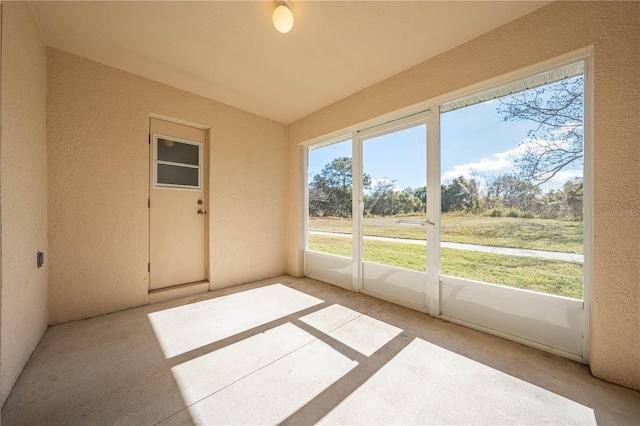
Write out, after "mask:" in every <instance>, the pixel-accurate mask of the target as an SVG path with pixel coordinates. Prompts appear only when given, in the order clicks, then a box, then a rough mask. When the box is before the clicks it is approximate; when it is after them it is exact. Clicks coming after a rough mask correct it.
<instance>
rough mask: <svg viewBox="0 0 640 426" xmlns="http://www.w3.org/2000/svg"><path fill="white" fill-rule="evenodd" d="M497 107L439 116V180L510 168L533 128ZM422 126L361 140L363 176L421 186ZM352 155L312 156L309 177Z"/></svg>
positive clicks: (328, 150) (325, 151) (344, 148)
mask: <svg viewBox="0 0 640 426" xmlns="http://www.w3.org/2000/svg"><path fill="white" fill-rule="evenodd" d="M498 105H499V102H498V101H497V100H493V101H488V102H484V103H480V104H477V105H473V106H470V107H466V108H460V109H457V110H454V111H451V112H447V113H444V114H442V115H441V120H440V134H441V140H442V143H441V147H440V150H441V152H440V161H441V180H442V183H448V182H450V181H451V180H452V179H453V178H455V177H458V176H460V175H463V176H465V177H467V178H468V177H469V176H470V175H471V174H475V175H480V176H487V177H488V176H491V175H500V174H502V173H505V172H508V171H510V170H511V169H512V167H513V160H514V158H515V154H517V151H518V149H519V148H518V147H519V146H520V145H521V143H522V142H525V143H526V140H527V133H528V131H529V129H530V128H531V125H532V124H531V123H528V122H522V121H519V122H518V121H504V120H503V118H502V115H501V114H499V113H498V112H497V111H496V108H497V106H498ZM425 132H426V127H425V126H420V127H418V128H412V129H407V130H404V131H401V132H396V133H392V134H389V135H385V136H382V137H378V138H374V139H369V140H365V141H364V145H363V163H364V171H365V172H366V173H368V174H369V175H370V176H371V178H372V180H373V181H374V183H375V181H376V180H379V179H383V178H387V179H395V180H397V183H396V186H397V187H398V188H406V187H412V188H416V187H419V186H423V185H424V183H425V176H426V170H425V168H426V147H425V144H424V140H425ZM341 156H351V141H345V142H341V143H339V144H334V145H331V146H328V147H325V148H321V149H317V150H313V151H310V153H309V176H310V177H312V176H313V175H315V174H316V173H319V172H320V171H321V170H322V168H323V167H324V165H325V164H327V163H329V162H331V161H332V160H333V159H334V158H337V157H341ZM579 169H581V165H579V166H577V167H572V168H571V169H567V170H565V171H563V172H561V173H560V174H559V176H558V179H556V182H555V184H556V185H557V186H558V187H560V186H561V185H562V184H563V183H564V182H566V181H567V180H568V179H570V178H572V177H575V176H581V170H579Z"/></svg>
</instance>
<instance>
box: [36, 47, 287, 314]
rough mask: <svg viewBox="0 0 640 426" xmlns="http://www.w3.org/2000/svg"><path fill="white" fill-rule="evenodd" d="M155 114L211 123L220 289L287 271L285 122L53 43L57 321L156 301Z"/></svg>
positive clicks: (52, 301) (214, 256)
mask: <svg viewBox="0 0 640 426" xmlns="http://www.w3.org/2000/svg"><path fill="white" fill-rule="evenodd" d="M151 113H154V114H160V115H162V116H166V117H173V118H176V119H179V120H184V121H187V122H191V123H197V124H200V125H203V126H208V127H210V128H211V143H210V189H211V193H210V209H209V213H210V215H209V218H210V221H211V222H210V240H211V250H210V271H211V272H210V278H211V285H212V287H213V288H218V287H225V286H230V285H234V284H239V283H244V282H248V281H252V280H255V279H260V278H266V277H269V276H275V275H278V274H281V273H283V272H284V270H285V263H284V259H285V225H286V218H285V216H286V215H285V213H286V210H285V206H286V189H285V188H286V178H287V168H286V163H287V129H286V126H284V125H282V124H279V123H276V122H273V121H270V120H267V119H265V118H262V117H258V116H255V115H252V114H249V113H247V112H244V111H241V110H238V109H236V108H232V107H229V106H226V105H223V104H221V103H218V102H214V101H212V100H208V99H205V98H202V97H199V96H196V95H193V94H190V93H187V92H183V91H181V90H178V89H175V88H172V87H169V86H166V85H163V84H160V83H157V82H154V81H151V80H148V79H145V78H142V77H138V76H135V75H133V74H129V73H126V72H123V71H120V70H117V69H115V68H111V67H107V66H105V65H102V64H99V63H96V62H93V61H90V60H87V59H83V58H80V57H77V56H74V55H71V54H68V53H66V52H62V51H59V50H56V49H51V48H50V49H48V96H47V139H48V141H47V142H48V161H49V249H50V251H51V256H50V257H51V268H50V275H49V312H50V321H51V323H52V324H56V323H60V322H64V321H69V320H74V319H79V318H86V317H90V316H95V315H99V314H103V313H107V312H113V311H117V310H121V309H125V308H129V307H133V306H138V305H142V304H145V303H147V291H148V289H149V276H148V273H147V262H148V253H149V248H148V240H149V235H148V226H149V224H148V210H147V198H148V195H149V177H148V155H149V145H148V143H147V137H148V136H147V135H148V131H149V114H151Z"/></svg>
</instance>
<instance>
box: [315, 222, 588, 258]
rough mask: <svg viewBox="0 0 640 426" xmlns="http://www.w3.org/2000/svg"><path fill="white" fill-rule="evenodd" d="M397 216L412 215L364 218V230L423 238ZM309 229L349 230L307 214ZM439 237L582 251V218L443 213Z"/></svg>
mask: <svg viewBox="0 0 640 426" xmlns="http://www.w3.org/2000/svg"><path fill="white" fill-rule="evenodd" d="M397 219H412V218H409V217H407V218H404V217H403V218H381V219H368V218H366V219H365V220H364V224H363V228H364V234H365V235H371V236H377V237H391V238H410V239H417V240H418V239H419V240H424V239H425V234H426V231H425V229H424V228H423V227H409V226H401V225H398V224H397V223H396V220H397ZM414 219H417V218H414ZM422 219H424V218H422ZM309 229H310V230H312V231H325V232H339V233H351V221H350V220H341V219H325V218H323V219H316V218H310V220H309ZM442 241H446V242H453V243H466V244H478V245H485V246H494V247H513V248H524V249H531V250H548V251H557V252H563V253H582V222H574V221H565V220H554V219H520V218H511V217H487V216H476V215H470V214H443V215H442Z"/></svg>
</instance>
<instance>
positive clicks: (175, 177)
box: [157, 164, 200, 188]
mask: <svg viewBox="0 0 640 426" xmlns="http://www.w3.org/2000/svg"><path fill="white" fill-rule="evenodd" d="M157 167H158V184H159V185H163V184H164V185H182V186H193V187H196V188H197V187H198V186H200V185H199V181H198V174H199V173H198V172H199V169H197V168H193V167H181V166H172V165H169V164H157Z"/></svg>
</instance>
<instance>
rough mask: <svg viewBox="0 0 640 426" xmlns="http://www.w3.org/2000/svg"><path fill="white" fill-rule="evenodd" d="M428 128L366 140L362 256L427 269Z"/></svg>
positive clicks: (363, 163)
mask: <svg viewBox="0 0 640 426" xmlns="http://www.w3.org/2000/svg"><path fill="white" fill-rule="evenodd" d="M426 149H427V126H426V125H424V124H423V125H419V126H415V127H411V128H408V129H404V130H400V131H395V132H391V133H388V134H385V135H382V136H377V137H373V138H371V139H366V140H364V141H363V147H362V165H363V170H364V179H363V190H364V217H363V220H362V222H363V225H362V227H363V258H364V260H365V261H367V262H374V263H379V264H383V265H389V266H396V267H399V268H404V269H412V270H416V271H425V270H426V258H427V242H426V239H427V229H426V226H427V221H426V219H427V217H426V201H427V199H426V197H427V193H426V176H427V152H426Z"/></svg>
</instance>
